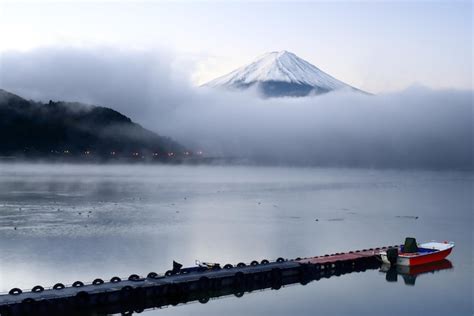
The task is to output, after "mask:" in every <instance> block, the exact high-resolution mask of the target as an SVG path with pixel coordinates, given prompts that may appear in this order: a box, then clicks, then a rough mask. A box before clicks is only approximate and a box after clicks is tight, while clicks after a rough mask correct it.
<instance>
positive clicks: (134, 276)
mask: <svg viewBox="0 0 474 316" xmlns="http://www.w3.org/2000/svg"><path fill="white" fill-rule="evenodd" d="M128 280H129V281H138V280H140V276H138V274H131V275H130V276H129V277H128Z"/></svg>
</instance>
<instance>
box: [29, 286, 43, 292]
mask: <svg viewBox="0 0 474 316" xmlns="http://www.w3.org/2000/svg"><path fill="white" fill-rule="evenodd" d="M43 291H44V287H42V286H41V285H37V286H35V287H33V288H32V289H31V292H34V293H40V292H43Z"/></svg>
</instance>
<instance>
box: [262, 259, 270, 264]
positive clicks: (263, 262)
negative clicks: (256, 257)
mask: <svg viewBox="0 0 474 316" xmlns="http://www.w3.org/2000/svg"><path fill="white" fill-rule="evenodd" d="M260 263H261V264H269V263H270V261H268V260H267V259H263V260H262V261H261V262H260Z"/></svg>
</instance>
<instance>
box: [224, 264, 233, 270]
mask: <svg viewBox="0 0 474 316" xmlns="http://www.w3.org/2000/svg"><path fill="white" fill-rule="evenodd" d="M233 267H234V266H233V265H231V264H230V263H228V264H226V265H225V266H224V269H232V268H233Z"/></svg>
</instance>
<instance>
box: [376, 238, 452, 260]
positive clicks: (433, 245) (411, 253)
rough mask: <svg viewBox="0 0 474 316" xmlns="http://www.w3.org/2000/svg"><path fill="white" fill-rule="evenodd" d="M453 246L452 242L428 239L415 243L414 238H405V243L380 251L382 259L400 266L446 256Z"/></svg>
mask: <svg viewBox="0 0 474 316" xmlns="http://www.w3.org/2000/svg"><path fill="white" fill-rule="evenodd" d="M453 248H454V242H447V241H444V242H436V241H430V242H427V243H423V244H417V243H416V240H415V238H406V239H405V245H403V246H400V247H398V248H390V249H388V250H387V251H383V252H381V253H380V256H381V257H382V261H383V262H384V263H388V264H392V265H394V264H396V265H400V266H416V265H421V264H426V263H430V262H436V261H440V260H443V259H444V258H446V257H447V256H448V255H449V254H450V253H451V251H452V249H453Z"/></svg>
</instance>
